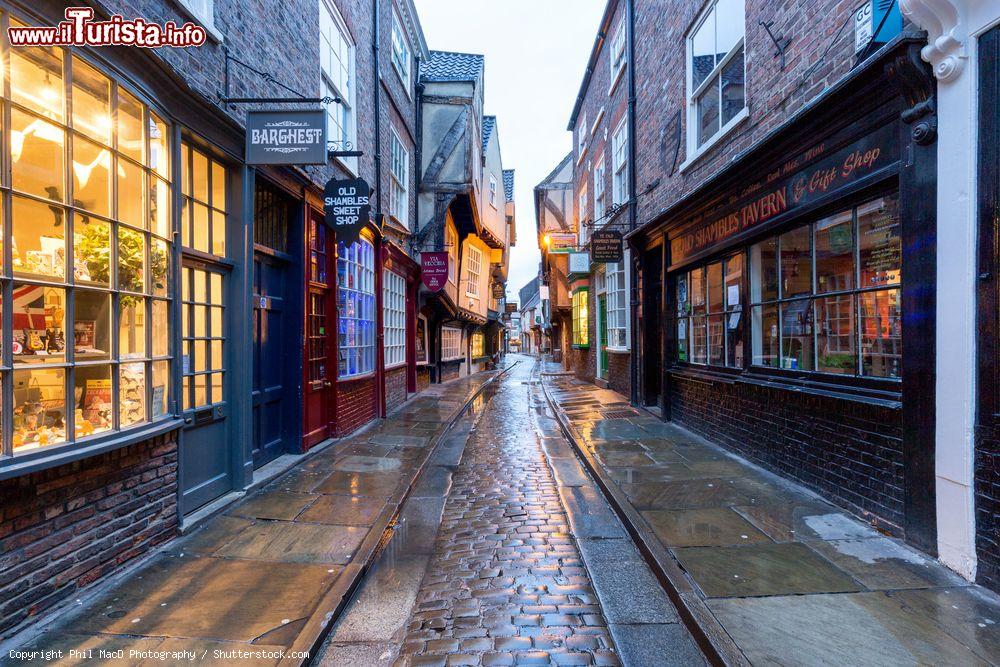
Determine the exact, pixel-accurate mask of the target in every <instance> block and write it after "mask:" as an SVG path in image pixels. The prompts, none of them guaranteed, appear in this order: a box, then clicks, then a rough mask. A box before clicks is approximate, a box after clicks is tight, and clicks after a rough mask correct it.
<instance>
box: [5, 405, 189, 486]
mask: <svg viewBox="0 0 1000 667" xmlns="http://www.w3.org/2000/svg"><path fill="white" fill-rule="evenodd" d="M183 425H184V421H183V420H181V419H177V418H176V417H170V418H168V419H163V420H161V421H158V422H154V423H152V424H147V425H145V426H142V427H139V428H135V429H129V430H128V431H123V432H118V433H114V434H111V435H108V436H104V437H102V438H100V439H97V440H95V441H93V442H86V441H84V442H82V443H80V442H77V443H74V444H69V445H62V446H60V447H59V448H53V449H52V450H51V451H48V452H46V451H44V450H42V451H39V452H36V453H32V454H29V455H22V456H13V457H10V458H7V459H5V460H4V461H3V462H2V463H0V480H4V479H10V478H12V477H19V476H21V475H28V474H31V473H34V472H38V471H40V470H47V469H48V468H55V467H57V466H61V465H65V464H67V463H72V462H74V461H79V460H80V459H85V458H90V457H92V456H97V455H99V454H104V453H105V452H110V451H112V450H115V449H121V448H123V447H128V446H129V445H134V444H136V443H138V442H142V441H144V440H149V439H151V438H155V437H157V436H159V435H163V434H164V433H169V432H170V431H174V430H177V429H179V428H181V426H183Z"/></svg>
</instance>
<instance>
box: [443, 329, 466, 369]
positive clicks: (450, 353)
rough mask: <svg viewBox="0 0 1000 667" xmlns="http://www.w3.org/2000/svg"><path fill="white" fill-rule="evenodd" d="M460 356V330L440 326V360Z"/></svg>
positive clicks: (448, 359) (459, 357)
mask: <svg viewBox="0 0 1000 667" xmlns="http://www.w3.org/2000/svg"><path fill="white" fill-rule="evenodd" d="M461 358H462V330H461V329H455V328H454V327H441V361H454V360H455V359H461Z"/></svg>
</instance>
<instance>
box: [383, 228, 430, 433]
mask: <svg viewBox="0 0 1000 667" xmlns="http://www.w3.org/2000/svg"><path fill="white" fill-rule="evenodd" d="M419 289H420V266H419V265H418V264H417V263H416V262H414V261H413V260H412V259H411V258H410V257H409V256H408V255H407V254H406V253H404V252H403V251H402V250H401V249H400V248H399V246H398V245H396V244H395V243H393V242H390V241H388V240H384V241H383V244H382V287H381V289H380V291H379V294H380V297H381V303H380V304H379V317H380V326H379V331H380V332H381V334H380V345H379V355H380V359H379V364H380V366H381V368H382V369H383V378H384V382H383V383H382V396H381V403H380V405H381V407H382V412H381V415H382V416H385V415H386V414H388V413H389V412H390V411H392V410H393V409H394V408H396V407H398V406H399V405H401V404H402V403H403V401H405V400H406V399H407V397H408V396H410V395H411V394H414V393H416V391H417V350H416V336H415V333H414V332H415V331H416V322H417V293H418V291H419Z"/></svg>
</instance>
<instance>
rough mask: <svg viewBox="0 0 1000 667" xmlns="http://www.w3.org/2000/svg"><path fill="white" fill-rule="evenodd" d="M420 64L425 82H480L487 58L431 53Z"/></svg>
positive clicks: (445, 52)
mask: <svg viewBox="0 0 1000 667" xmlns="http://www.w3.org/2000/svg"><path fill="white" fill-rule="evenodd" d="M430 54H431V57H430V58H429V59H428V60H426V61H424V62H422V63H420V78H421V79H423V80H425V81H478V80H479V79H480V78H482V76H483V65H484V63H485V58H484V57H483V56H482V55H480V54H478V53H456V52H454V51H431V52H430Z"/></svg>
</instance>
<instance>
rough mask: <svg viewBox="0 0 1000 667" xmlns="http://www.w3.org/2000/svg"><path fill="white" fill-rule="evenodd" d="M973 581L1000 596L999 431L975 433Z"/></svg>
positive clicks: (986, 429) (996, 429)
mask: <svg viewBox="0 0 1000 667" xmlns="http://www.w3.org/2000/svg"><path fill="white" fill-rule="evenodd" d="M975 496H976V556H977V557H978V559H979V563H978V566H977V569H976V581H977V582H978V583H980V584H982V585H983V586H986V587H988V588H991V589H993V590H994V591H997V592H998V593H1000V429H998V428H992V429H991V428H987V427H985V426H980V427H979V428H978V429H977V433H976V491H975Z"/></svg>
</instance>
